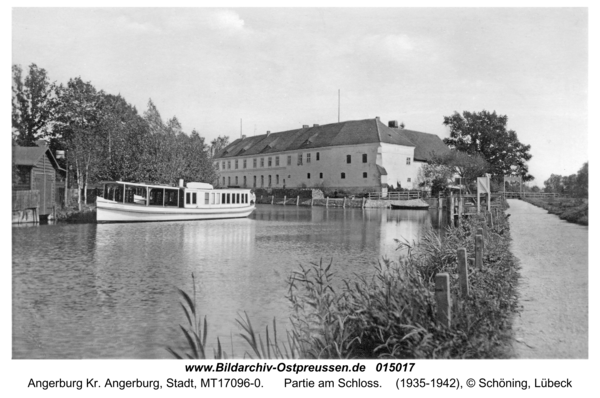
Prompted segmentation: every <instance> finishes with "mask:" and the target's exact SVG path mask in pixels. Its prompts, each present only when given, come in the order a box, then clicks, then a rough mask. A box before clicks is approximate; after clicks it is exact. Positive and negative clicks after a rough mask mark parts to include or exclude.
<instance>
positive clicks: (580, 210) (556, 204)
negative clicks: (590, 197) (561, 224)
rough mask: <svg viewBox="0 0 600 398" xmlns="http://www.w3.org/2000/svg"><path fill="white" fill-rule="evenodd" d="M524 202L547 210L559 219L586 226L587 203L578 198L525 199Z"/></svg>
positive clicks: (585, 200)
mask: <svg viewBox="0 0 600 398" xmlns="http://www.w3.org/2000/svg"><path fill="white" fill-rule="evenodd" d="M523 200H524V201H525V202H528V203H531V204H532V205H535V206H538V207H541V208H543V209H545V210H548V213H550V214H556V215H557V216H558V217H559V218H560V219H562V220H566V221H568V222H572V223H576V224H580V225H588V201H587V199H578V198H548V199H538V198H525V199H523Z"/></svg>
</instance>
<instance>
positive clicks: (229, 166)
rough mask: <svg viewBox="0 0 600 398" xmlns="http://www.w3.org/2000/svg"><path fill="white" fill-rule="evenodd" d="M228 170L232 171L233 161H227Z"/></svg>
mask: <svg viewBox="0 0 600 398" xmlns="http://www.w3.org/2000/svg"><path fill="white" fill-rule="evenodd" d="M227 169H228V170H229V169H231V160H228V161H227Z"/></svg>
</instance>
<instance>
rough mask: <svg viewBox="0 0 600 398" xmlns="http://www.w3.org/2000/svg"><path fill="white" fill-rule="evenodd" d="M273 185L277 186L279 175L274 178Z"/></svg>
mask: <svg viewBox="0 0 600 398" xmlns="http://www.w3.org/2000/svg"><path fill="white" fill-rule="evenodd" d="M275 185H279V174H277V175H276V176H275Z"/></svg>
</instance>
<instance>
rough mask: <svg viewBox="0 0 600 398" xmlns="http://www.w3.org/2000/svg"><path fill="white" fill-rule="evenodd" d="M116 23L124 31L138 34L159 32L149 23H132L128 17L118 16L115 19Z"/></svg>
mask: <svg viewBox="0 0 600 398" xmlns="http://www.w3.org/2000/svg"><path fill="white" fill-rule="evenodd" d="M117 23H118V24H119V25H121V26H122V27H123V28H124V29H126V30H129V31H133V32H138V33H146V32H158V31H159V29H157V28H156V27H155V26H153V25H151V24H149V23H142V22H138V21H134V20H133V19H131V18H130V17H128V16H126V15H120V16H119V17H118V18H117Z"/></svg>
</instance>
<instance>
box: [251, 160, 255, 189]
mask: <svg viewBox="0 0 600 398" xmlns="http://www.w3.org/2000/svg"><path fill="white" fill-rule="evenodd" d="M255 160H256V159H255ZM252 186H253V187H254V188H256V176H254V183H253V185H252Z"/></svg>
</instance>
